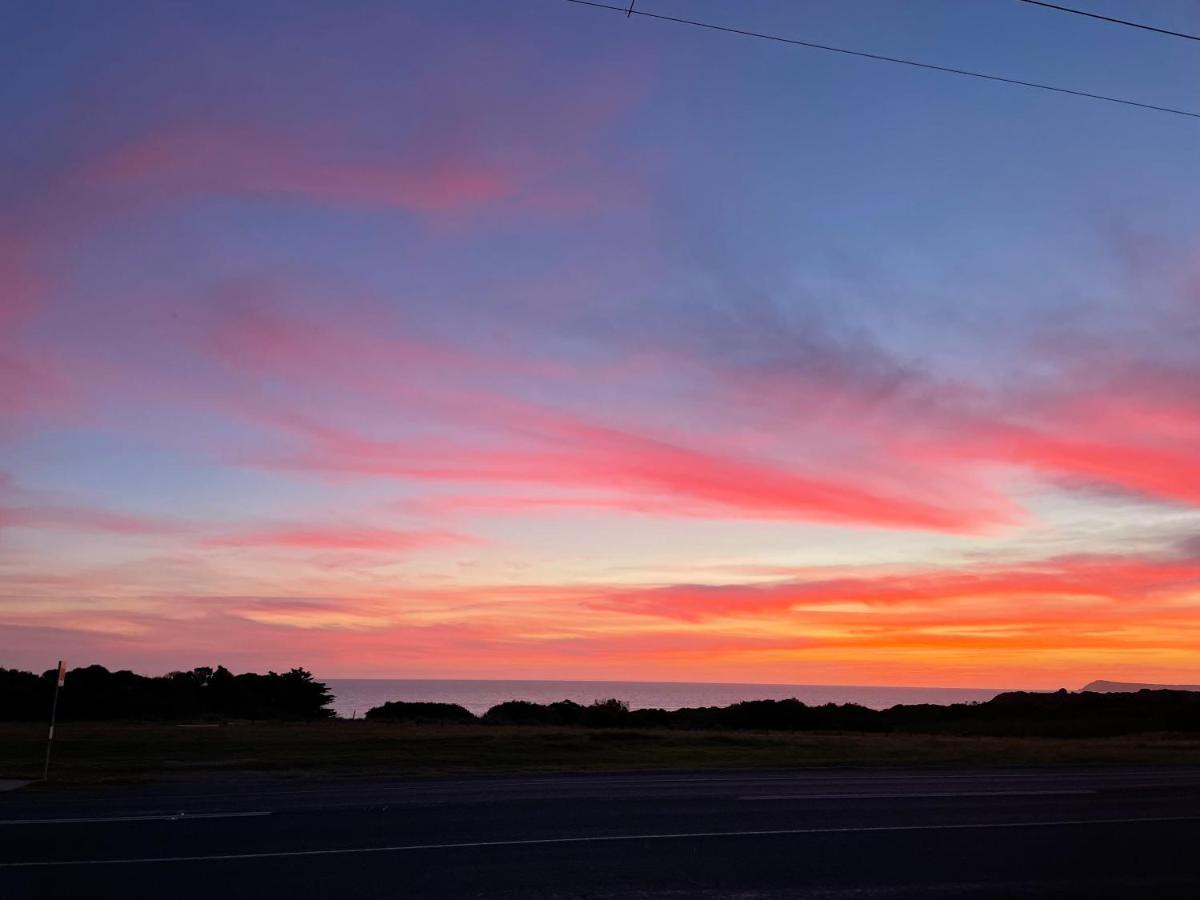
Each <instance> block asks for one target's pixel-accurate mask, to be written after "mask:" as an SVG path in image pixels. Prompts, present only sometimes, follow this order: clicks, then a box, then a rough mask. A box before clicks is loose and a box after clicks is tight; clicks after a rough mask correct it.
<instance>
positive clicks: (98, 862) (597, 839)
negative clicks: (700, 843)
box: [0, 816, 1200, 869]
mask: <svg viewBox="0 0 1200 900" xmlns="http://www.w3.org/2000/svg"><path fill="white" fill-rule="evenodd" d="M1155 822H1200V816H1158V817H1153V818H1151V817H1147V818H1130V819H1059V820H1051V821H1044V822H968V823H964V824H942V825H848V826H845V827H842V828H781V829H773V830H769V831H691V832H678V833H673V834H601V835H584V836H580V837H563V838H526V839H523V840H511V841H472V842H466V843H457V844H399V845H396V846H392V847H333V848H328V849H323V850H272V851H267V852H263V853H219V854H213V855H209V856H147V857H133V858H127V859H56V860H38V861H36V862H3V863H0V869H28V868H46V867H49V866H108V865H142V864H146V863H180V862H221V861H231V860H243V859H288V858H293V857H299V856H350V855H357V854H363V853H403V852H413V851H418V850H472V849H480V848H484V847H534V846H542V845H550V844H588V843H606V842H616V841H669V840H694V839H697V838H725V837H776V836H783V835H803V834H867V833H873V832H896V831H960V830H983V829H993V828H1055V827H1063V826H1075V825H1138V824H1148V823H1155Z"/></svg>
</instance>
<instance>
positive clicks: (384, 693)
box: [324, 678, 1002, 718]
mask: <svg viewBox="0 0 1200 900" xmlns="http://www.w3.org/2000/svg"><path fill="white" fill-rule="evenodd" d="M324 681H325V683H326V684H327V685H329V689H330V690H331V691H332V692H333V695H334V701H333V708H334V710H335V711H336V712H337V714H338V715H339V716H342V717H344V718H350V717H352V716H358V717H360V718H361V717H362V716H363V715H364V714H365V713H366V711H367V710H368V709H370V708H371V707H372V706H379V705H381V704H383V703H385V702H387V701H388V700H408V701H424V702H433V703H457V704H459V705H460V706H464V707H466V708H467V709H469V710H470V711H471V712H473V713H475V714H476V715H480V714H482V713H485V712H487V711H488V709H490V708H491V707H493V706H495V705H496V704H497V703H503V702H504V701H505V700H530V701H533V702H534V703H554V702H556V701H558V700H574V701H575V702H576V703H582V704H588V703H591V702H592V701H593V700H606V699H608V698H610V697H613V698H616V699H617V700H624V701H625V702H626V703H628V704H629V706H630V708H631V709H646V708H653V707H657V708H659V709H680V708H681V707H687V706H728V705H729V704H730V703H737V702H739V701H741V700H783V699H786V698H788V697H795V698H797V699H798V700H802V701H803V702H805V703H807V704H809V705H815V704H820V703H858V704H860V705H862V706H868V707H871V708H872V709H886V708H887V707H889V706H895V705H896V704H897V703H941V704H945V703H966V702H970V701H984V700H990V699H991V698H992V697H994V696H996V695H997V694H999V693H1002V691H1001V690H998V689H997V690H992V689H987V688H941V687H869V686H862V685H842V684H702V683H691V682H680V681H458V680H451V681H437V680H424V679H393V678H330V679H324Z"/></svg>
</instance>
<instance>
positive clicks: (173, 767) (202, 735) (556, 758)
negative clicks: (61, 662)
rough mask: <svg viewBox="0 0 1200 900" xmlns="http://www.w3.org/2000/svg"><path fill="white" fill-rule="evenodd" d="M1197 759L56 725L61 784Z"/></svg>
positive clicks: (25, 758)
mask: <svg viewBox="0 0 1200 900" xmlns="http://www.w3.org/2000/svg"><path fill="white" fill-rule="evenodd" d="M44 741H45V727H44V726H33V725H29V724H25V723H20V724H12V723H0V776H8V777H22V776H25V777H32V776H33V775H35V774H36V773H39V772H40V768H41V760H42V754H43V753H44V750H45V743H44ZM1125 763H1200V738H1197V737H1195V736H1179V735H1139V736H1136V737H1120V738H1077V739H1058V738H990V737H953V736H935V735H913V734H845V733H780V732H773V733H765V732H711V731H652V730H639V731H631V730H616V729H613V730H589V729H581V728H547V727H502V726H485V725H459V726H421V725H384V724H377V723H370V722H325V723H319V724H290V723H257V724H250V723H242V724H231V725H227V726H222V727H217V728H189V727H180V726H175V725H163V724H137V723H66V724H60V725H59V726H58V730H57V733H56V735H55V742H54V762H53V767H52V778H53V782H54V784H57V785H62V786H72V785H87V784H103V783H106V782H123V781H140V780H158V779H164V778H177V777H181V776H184V777H186V776H189V775H206V774H207V775H211V774H213V773H221V772H225V773H234V772H247V771H263V772H274V773H277V774H295V775H370V774H392V775H448V774H467V773H485V772H534V771H537V772H565V771H579V772H583V771H606V770H607V771H618V770H626V771H628V770H655V769H659V770H663V769H679V770H685V769H687V770H695V769H755V768H770V769H788V768H802V767H807V766H943V765H966V766H1042V765H1105V764H1125Z"/></svg>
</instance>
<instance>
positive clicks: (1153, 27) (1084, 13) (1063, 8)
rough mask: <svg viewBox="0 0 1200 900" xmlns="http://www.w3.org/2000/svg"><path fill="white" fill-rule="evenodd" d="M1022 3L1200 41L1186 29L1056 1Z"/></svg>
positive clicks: (1031, 0)
mask: <svg viewBox="0 0 1200 900" xmlns="http://www.w3.org/2000/svg"><path fill="white" fill-rule="evenodd" d="M1020 2H1022V3H1028V4H1030V5H1031V6H1042V7H1045V8H1046V9H1054V10H1058V11H1059V12H1064V13H1070V14H1071V15H1074V16H1087V17H1088V18H1089V19H1099V20H1100V21H1101V22H1111V23H1112V24H1114V25H1124V26H1126V27H1127V28H1140V29H1141V30H1142V31H1153V32H1156V33H1158V34H1167V35H1170V36H1171V37H1177V38H1183V39H1184V40H1188V41H1200V34H1188V33H1187V32H1186V31H1171V29H1169V28H1159V27H1158V26H1156V25H1147V24H1146V23H1144V22H1133V21H1130V20H1129V19H1117V18H1114V17H1113V16H1102V15H1100V13H1094V12H1089V11H1088V10H1086V9H1076V8H1075V7H1073V6H1060V5H1059V4H1057V3H1046V2H1044V0H1020Z"/></svg>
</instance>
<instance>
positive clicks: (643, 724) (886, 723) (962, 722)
mask: <svg viewBox="0 0 1200 900" xmlns="http://www.w3.org/2000/svg"><path fill="white" fill-rule="evenodd" d="M367 718H368V719H370V720H373V721H391V722H413V723H445V724H470V723H472V722H478V723H482V724H487V725H552V726H565V727H582V728H677V729H697V730H700V729H706V730H717V731H724V730H756V731H860V732H877V733H882V732H916V733H926V734H956V735H990V736H1006V737H1025V736H1029V737H1106V736H1116V735H1123V734H1139V733H1148V732H1196V731H1200V692H1195V691H1170V690H1143V691H1138V692H1136V693H1111V694H1108V693H1093V692H1090V691H1088V692H1079V693H1072V692H1070V691H1066V690H1060V691H1057V692H1054V693H1031V692H1024V691H1015V692H1011V693H1005V694H1000V695H998V696H996V697H994V698H993V699H991V700H988V701H986V702H983V703H954V704H948V705H945V706H942V705H937V704H932V703H923V704H910V705H898V706H893V707H891V708H889V709H878V710H877V709H870V708H868V707H865V706H859V705H857V704H854V703H843V704H837V703H826V704H823V705H820V706H809V705H807V704H805V703H802V702H801V701H799V700H795V699H792V700H747V701H744V702H742V703H734V704H732V705H730V706H705V707H692V708H685V709H673V710H666V709H630V708H629V706H628V705H627V704H625V703H622V702H621V701H619V700H598V701H596V702H595V703H592V704H590V705H583V704H579V703H574V702H572V701H570V700H564V701H562V702H559V703H548V704H540V703H530V702H528V701H524V700H510V701H508V702H507V703H501V704H499V705H497V706H493V707H492V708H491V709H489V710H488V711H487V712H486V713H484V714H483V715H482V716H475V715H474V714H472V713H471V712H470V711H469V710H467V709H465V708H463V707H462V706H459V705H457V704H451V703H405V702H390V703H385V704H383V705H382V706H377V707H374V708H372V709H370V710H369V711H368V712H367Z"/></svg>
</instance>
